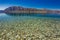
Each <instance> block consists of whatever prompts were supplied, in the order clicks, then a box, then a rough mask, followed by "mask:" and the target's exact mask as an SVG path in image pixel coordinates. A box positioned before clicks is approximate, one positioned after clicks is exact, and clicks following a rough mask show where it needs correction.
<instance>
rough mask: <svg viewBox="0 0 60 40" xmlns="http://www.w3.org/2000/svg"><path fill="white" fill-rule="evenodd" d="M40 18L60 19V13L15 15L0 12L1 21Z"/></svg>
mask: <svg viewBox="0 0 60 40" xmlns="http://www.w3.org/2000/svg"><path fill="white" fill-rule="evenodd" d="M36 18H38V19H40V18H43V19H58V20H59V19H60V15H59V14H58V15H57V14H44V15H42V14H31V15H30V14H28V15H27V14H22V15H17V16H14V15H7V14H5V13H0V21H4V20H5V21H16V20H17V21H21V20H27V19H36Z"/></svg>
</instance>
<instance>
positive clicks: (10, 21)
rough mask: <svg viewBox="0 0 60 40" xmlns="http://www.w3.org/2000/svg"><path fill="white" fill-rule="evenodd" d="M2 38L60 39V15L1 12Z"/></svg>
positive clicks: (23, 39) (2, 39)
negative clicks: (18, 14) (13, 14)
mask: <svg viewBox="0 0 60 40" xmlns="http://www.w3.org/2000/svg"><path fill="white" fill-rule="evenodd" d="M0 40H60V17H59V16H56V15H54V16H53V15H51V14H50V15H48V14H46V15H44V16H43V15H40V14H37V15H35V14H34V15H28V16H27V15H21V16H12V15H6V14H4V13H1V14H0Z"/></svg>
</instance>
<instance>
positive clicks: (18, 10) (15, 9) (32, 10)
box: [0, 6, 60, 14]
mask: <svg viewBox="0 0 60 40" xmlns="http://www.w3.org/2000/svg"><path fill="white" fill-rule="evenodd" d="M3 12H5V13H14V14H15V13H41V14H45V13H55V14H56V13H58V14H60V11H59V10H48V9H35V8H24V7H21V6H12V7H8V8H6V9H5V10H0V13H3Z"/></svg>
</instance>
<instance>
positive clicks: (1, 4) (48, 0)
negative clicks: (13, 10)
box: [0, 0, 60, 10]
mask: <svg viewBox="0 0 60 40" xmlns="http://www.w3.org/2000/svg"><path fill="white" fill-rule="evenodd" d="M10 6H22V7H28V8H47V9H58V10H59V9H60V0H0V10H4V9H5V8H7V7H10Z"/></svg>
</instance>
